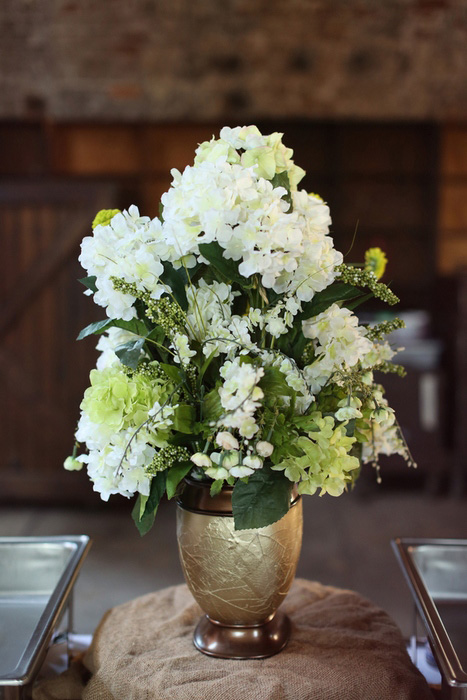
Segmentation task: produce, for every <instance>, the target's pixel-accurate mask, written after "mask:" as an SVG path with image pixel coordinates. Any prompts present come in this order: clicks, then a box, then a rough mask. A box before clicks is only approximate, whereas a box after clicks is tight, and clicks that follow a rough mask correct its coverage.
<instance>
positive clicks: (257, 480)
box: [232, 465, 292, 530]
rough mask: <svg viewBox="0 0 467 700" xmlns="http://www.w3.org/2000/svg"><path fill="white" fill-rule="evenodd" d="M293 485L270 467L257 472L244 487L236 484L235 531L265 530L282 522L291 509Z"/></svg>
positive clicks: (233, 502) (233, 495)
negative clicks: (259, 528) (268, 526)
mask: <svg viewBox="0 0 467 700" xmlns="http://www.w3.org/2000/svg"><path fill="white" fill-rule="evenodd" d="M291 489H292V484H291V482H290V481H289V480H288V479H287V477H286V476H284V474H283V473H282V472H275V471H272V470H271V468H270V467H269V466H267V465H266V466H264V467H263V468H262V469H258V470H257V471H255V472H254V473H253V474H252V475H251V476H250V477H249V480H248V483H247V484H245V483H244V482H242V481H237V483H236V484H235V486H234V490H233V493H232V510H233V516H234V524H235V529H236V530H247V529H250V528H258V527H266V526H267V525H271V523H275V522H276V521H277V520H280V519H281V518H282V517H283V516H284V515H285V514H286V513H287V512H288V510H289V508H290V492H291Z"/></svg>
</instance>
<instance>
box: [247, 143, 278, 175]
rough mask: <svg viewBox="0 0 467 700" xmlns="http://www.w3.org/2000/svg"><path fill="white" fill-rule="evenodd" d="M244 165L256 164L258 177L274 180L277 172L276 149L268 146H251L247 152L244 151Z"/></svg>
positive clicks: (249, 166) (248, 166)
mask: <svg viewBox="0 0 467 700" xmlns="http://www.w3.org/2000/svg"><path fill="white" fill-rule="evenodd" d="M242 165H243V167H244V168H251V167H252V166H254V165H256V166H257V167H256V174H257V175H258V177H264V178H266V180H272V178H273V177H274V175H275V174H276V158H275V156H274V151H273V150H272V148H268V147H267V146H259V147H258V148H250V149H249V150H248V151H245V153H242Z"/></svg>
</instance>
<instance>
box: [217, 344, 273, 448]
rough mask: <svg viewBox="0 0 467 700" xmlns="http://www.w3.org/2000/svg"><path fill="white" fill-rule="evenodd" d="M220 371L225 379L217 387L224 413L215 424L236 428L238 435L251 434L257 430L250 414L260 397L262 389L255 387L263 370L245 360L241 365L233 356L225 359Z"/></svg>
mask: <svg viewBox="0 0 467 700" xmlns="http://www.w3.org/2000/svg"><path fill="white" fill-rule="evenodd" d="M220 374H221V377H223V378H224V380H225V381H224V384H223V385H222V386H221V387H220V388H219V397H220V400H221V405H222V407H223V408H224V410H225V411H226V413H225V415H224V416H223V417H222V418H221V419H220V421H219V425H222V426H224V427H226V428H236V429H237V430H238V431H239V433H240V435H241V436H242V437H246V438H251V437H253V435H254V434H255V433H257V432H258V429H259V428H258V426H257V425H256V421H255V419H254V413H255V411H256V409H257V408H258V406H259V405H260V401H261V399H262V398H263V396H264V394H263V391H262V389H261V388H260V387H259V386H257V384H258V382H259V381H260V380H261V377H262V376H263V375H264V369H263V368H262V367H259V368H256V367H255V366H254V365H251V364H248V363H247V362H244V363H243V364H241V363H240V358H238V357H237V358H235V359H234V360H232V361H227V362H225V363H224V365H223V366H222V367H221V370H220Z"/></svg>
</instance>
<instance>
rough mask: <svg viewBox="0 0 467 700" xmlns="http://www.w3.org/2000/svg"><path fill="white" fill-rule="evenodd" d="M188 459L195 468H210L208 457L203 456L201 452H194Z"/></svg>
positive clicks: (210, 462) (210, 463) (210, 461)
mask: <svg viewBox="0 0 467 700" xmlns="http://www.w3.org/2000/svg"><path fill="white" fill-rule="evenodd" d="M190 459H191V461H192V462H193V464H196V466H197V467H211V466H212V460H211V459H210V458H209V457H208V455H206V454H204V453H203V452H196V453H195V454H194V455H191V457H190Z"/></svg>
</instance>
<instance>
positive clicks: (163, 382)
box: [65, 126, 411, 526]
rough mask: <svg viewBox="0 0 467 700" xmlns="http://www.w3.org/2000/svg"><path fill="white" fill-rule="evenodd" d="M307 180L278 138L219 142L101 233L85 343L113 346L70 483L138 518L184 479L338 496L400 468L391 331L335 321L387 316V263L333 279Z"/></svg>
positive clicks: (92, 261)
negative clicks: (120, 503)
mask: <svg viewBox="0 0 467 700" xmlns="http://www.w3.org/2000/svg"><path fill="white" fill-rule="evenodd" d="M303 175H304V171H303V170H302V169H301V168H299V167H298V166H297V165H295V163H294V160H293V152H292V150H291V149H289V148H287V147H286V146H285V145H284V144H283V142H282V134H280V133H272V134H269V135H263V134H261V132H260V131H259V130H258V129H257V128H256V127H255V126H244V127H240V126H239V127H235V128H230V127H225V128H224V129H222V130H221V132H220V136H219V138H214V137H213V138H212V140H211V141H206V142H204V143H202V144H200V145H199V147H198V148H197V149H196V154H195V159H194V162H193V164H192V165H188V166H187V167H186V168H185V169H184V170H183V172H180V171H178V170H172V183H171V186H170V188H169V190H168V191H167V192H166V193H165V194H164V195H163V196H162V200H161V205H162V206H161V216H160V218H157V217H156V218H154V219H150V218H149V217H146V216H141V215H140V213H139V210H138V209H137V207H135V206H131V207H130V208H129V209H128V211H123V212H121V211H119V210H104V211H102V212H99V213H98V215H97V216H96V218H95V220H94V222H93V234H92V235H91V236H88V237H86V238H85V239H84V240H83V243H82V247H81V255H80V261H81V263H82V265H83V267H84V268H85V270H86V271H87V274H88V276H89V279H88V280H87V285H88V287H89V290H88V292H87V293H88V294H93V295H94V301H95V302H96V303H97V304H98V305H100V306H102V307H104V308H105V311H106V315H107V320H104V321H103V322H102V323H99V324H97V326H96V325H95V324H92V325H91V326H90V327H89V328H88V329H85V332H84V334H83V336H84V335H88V334H89V333H91V332H101V331H102V330H103V329H104V328H105V329H106V330H105V332H104V334H103V335H101V336H100V338H99V341H98V344H97V349H98V351H99V352H100V355H99V358H98V360H97V368H96V369H95V370H92V371H91V375H90V386H89V388H88V389H87V390H86V392H85V394H84V398H83V401H82V403H81V407H80V408H81V415H80V419H79V423H78V429H77V431H76V435H75V437H76V442H77V443H79V444H81V445H83V446H85V448H86V452H85V453H83V454H81V455H78V456H77V455H76V449H75V450H74V452H73V456H72V457H70V458H68V459H67V460H66V462H65V468H67V469H69V470H74V469H77V468H79V467H80V466H82V465H83V464H86V465H87V470H88V474H89V476H90V478H91V479H92V481H93V483H94V488H95V489H96V490H98V491H99V492H100V493H101V495H102V498H104V499H108V498H109V496H110V495H111V494H114V493H120V494H123V495H125V496H131V495H133V494H136V493H138V494H139V495H140V501H139V510H140V512H141V514H144V512H145V509H146V505H147V503H150V504H151V507H152V506H153V498H154V494H155V493H158V492H159V491H160V490H161V489H162V490H163V485H164V484H166V483H167V484H169V483H170V493H173V490H174V488H175V485H176V480H177V479H180V478H181V475H183V474H184V473H186V470H187V468H190V467H191V468H192V470H193V471H192V474H193V475H194V476H196V477H197V478H209V479H211V480H213V484H212V488H213V489H214V492H216V490H218V489H219V488H221V486H222V484H223V483H224V482H227V483H229V484H230V485H235V484H237V483H238V480H241V481H242V484H243V485H244V486H242V488H247V486H248V484H253V485H254V484H255V483H256V484H257V483H258V481H259V482H261V481H262V480H263V479H265V480H267V479H268V478H271V474H270V472H269V470H275V471H276V472H281V474H277V475H273V476H274V480H275V483H279V482H282V485H283V483H284V480H288V482H297V483H298V490H299V492H300V493H307V494H313V493H315V492H317V491H319V492H320V493H328V494H330V495H333V496H338V495H340V494H341V493H343V491H344V490H346V489H347V488H348V487H349V486H350V485H351V484H352V483H353V481H354V480H355V478H356V476H357V474H358V467H359V466H360V463H361V461H363V462H365V461H370V462H372V463H376V462H377V454H378V453H382V454H393V453H399V454H402V455H403V456H404V457H405V458H406V459H407V460H408V461H409V464H410V463H411V457H410V455H409V453H408V450H407V446H406V445H405V442H404V441H403V438H402V437H401V433H400V429H399V427H398V425H397V421H396V419H395V415H394V412H393V411H392V409H391V408H390V407H389V406H388V404H387V401H386V399H385V398H384V396H383V394H382V390H381V388H380V387H379V385H377V384H376V383H375V380H374V376H373V370H375V369H384V370H387V369H388V368H389V363H390V362H391V360H392V358H393V356H394V354H395V351H394V349H393V348H391V346H390V345H389V344H388V342H387V341H385V340H384V339H383V336H384V335H386V334H389V333H390V332H391V331H392V330H394V329H396V328H400V327H401V324H400V322H399V321H398V320H397V319H395V320H393V321H388V322H384V323H382V324H377V327H376V328H368V327H364V326H360V325H359V322H358V319H357V316H356V315H355V314H354V313H353V312H352V311H351V310H350V309H348V308H346V305H345V304H346V299H349V298H353V296H354V295H355V297H358V296H359V295H361V297H364V295H365V293H366V292H365V291H364V290H363V291H362V288H363V287H367V288H369V289H370V290H371V292H372V293H373V294H374V295H375V296H376V297H377V298H379V299H382V300H385V301H387V302H388V303H393V302H394V301H395V299H396V298H395V296H394V294H392V292H391V291H390V290H389V289H388V288H387V287H385V285H383V284H381V283H380V282H379V281H378V279H379V275H380V274H382V273H383V272H384V265H383V262H384V264H385V256H384V253H382V251H379V249H374V250H372V251H370V252H369V254H368V255H367V257H366V263H365V264H366V266H367V267H368V265H369V264H370V263H369V261H370V262H371V263H372V264H371V266H370V267H371V269H374V270H375V271H376V272H377V273H378V274H377V275H376V274H374V273H373V272H372V273H369V272H368V271H367V270H366V271H365V269H362V265H361V264H359V265H357V266H351V265H350V266H349V265H344V264H343V256H342V254H341V253H340V252H339V251H338V250H336V249H335V247H334V243H333V239H332V237H331V217H330V212H329V208H328V206H327V204H326V203H325V202H324V201H323V200H322V199H321V197H319V196H318V195H316V194H309V193H307V192H306V191H305V190H303V189H302V190H299V189H298V183H299V182H300V180H301V178H302V177H303ZM375 250H376V253H375ZM370 258H371V260H370ZM383 258H384V260H383ZM375 261H376V263H375ZM373 263H374V264H373ZM377 277H378V278H377ZM336 283H337V284H336ZM94 285H95V286H94ZM349 287H350V290H349ZM343 290H344V291H343ZM349 291H350V295H349V294H348V292H349ZM344 292H345V293H344ZM316 310H319V311H320V313H316ZM314 312H315V313H314ZM302 319H305V320H302ZM113 324H115V325H113ZM120 326H121V327H120ZM79 444H78V445H76V446H75V447H79ZM360 447H361V449H360ZM360 452H362V457H361V458H360V456H359V455H360ZM154 479H156V482H154V481H153V480H154ZM288 482H287V485H288ZM151 484H155V487H156V488H155V489H152V490H151ZM168 492H169V489H168ZM149 493H151V499H149V501H146V499H147V497H148V495H149ZM279 500H280V499H279ZM268 512H269V510H268ZM143 520H144V518H143ZM261 526H262V525H261Z"/></svg>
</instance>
